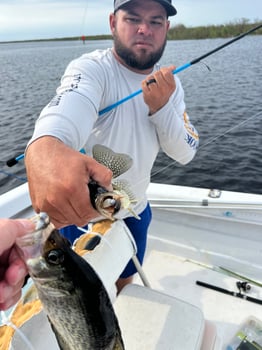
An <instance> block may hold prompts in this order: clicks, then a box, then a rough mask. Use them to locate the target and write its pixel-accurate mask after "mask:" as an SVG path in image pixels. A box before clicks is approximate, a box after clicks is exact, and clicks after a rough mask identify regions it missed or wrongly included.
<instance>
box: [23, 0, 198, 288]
mask: <svg viewBox="0 0 262 350" xmlns="http://www.w3.org/2000/svg"><path fill="white" fill-rule="evenodd" d="M175 14H176V9H175V8H174V7H173V5H172V3H171V0H144V1H140V0H130V1H124V0H115V2H114V13H113V14H111V15H110V28H111V32H112V35H113V39H114V46H113V48H112V49H108V50H105V51H95V52H93V53H90V54H86V55H83V56H82V57H80V58H79V59H77V60H74V61H72V62H71V63H70V64H69V66H68V67H67V69H66V72H65V74H64V76H63V78H62V81H61V85H60V87H59V88H58V89H57V95H56V96H55V98H54V99H53V100H52V101H51V102H50V104H49V105H47V106H46V107H45V108H44V110H43V111H42V113H41V115H40V117H39V119H38V121H37V123H36V128H35V132H34V135H33V138H32V140H31V142H30V143H29V147H28V149H27V152H26V167H27V173H28V181H29V188H30V193H31V198H32V203H33V206H34V208H35V210H36V211H45V212H47V213H48V215H49V216H50V217H51V220H52V221H53V223H54V224H55V225H56V226H57V227H63V226H66V225H71V224H75V225H78V226H83V225H85V224H86V223H87V222H89V221H90V220H91V219H93V218H95V217H96V216H98V213H97V212H96V211H95V210H94V209H93V208H92V206H91V204H90V198H89V192H88V186H87V184H88V182H89V181H90V179H91V178H92V179H93V180H95V181H97V182H98V183H99V184H100V185H101V186H103V187H105V188H106V189H110V186H111V176H112V173H111V171H110V170H108V169H106V168H105V167H104V166H102V165H101V164H98V163H97V162H96V161H95V160H94V159H92V158H91V157H90V156H86V155H83V154H81V153H79V152H78V150H79V149H81V148H82V147H83V146H85V147H86V149H87V152H88V154H89V155H90V154H91V150H92V147H93V145H95V144H103V145H105V146H107V147H109V148H111V149H112V150H113V151H114V152H120V153H126V154H128V155H129V156H131V158H132V159H133V166H132V167H131V169H130V170H128V171H127V172H126V173H125V174H123V175H122V177H123V178H125V179H126V180H128V181H129V183H130V184H131V185H132V191H133V193H134V195H135V197H136V198H137V199H138V203H137V204H136V205H135V206H134V211H135V212H137V213H138V214H139V215H140V217H141V220H140V221H139V220H137V219H136V218H127V219H125V222H126V224H127V226H128V227H129V229H130V230H131V232H132V234H133V235H134V238H135V240H136V243H137V246H138V258H139V260H140V261H141V262H142V260H143V256H144V252H145V247H146V235H147V229H148V225H149V223H150V220H151V211H150V207H149V205H148V204H147V200H146V196H145V192H146V189H147V186H148V184H149V182H150V172H151V169H152V166H153V163H154V161H155V159H156V156H157V154H158V152H159V149H160V148H162V150H163V151H164V152H165V153H166V154H167V155H169V156H170V157H172V158H173V159H175V160H176V161H178V162H180V163H182V164H186V163H188V162H189V161H191V159H192V158H193V157H194V155H195V152H196V147H197V143H198V135H197V132H196V131H195V129H194V127H193V126H192V125H191V124H190V122H189V118H188V116H187V114H186V112H185V104H184V100H183V98H184V93H183V89H182V86H181V83H180V81H179V79H178V78H177V77H176V76H175V77H174V75H173V73H172V72H173V70H174V69H175V66H171V67H163V68H161V69H159V65H158V61H159V60H160V58H161V56H162V54H163V51H164V48H165V45H166V36H167V32H168V29H169V25H170V23H169V21H168V17H169V16H173V15H175ZM141 85H142V90H143V94H142V95H139V96H136V97H135V98H133V99H131V100H130V101H128V102H126V103H123V104H121V105H120V106H118V107H116V108H114V109H113V110H111V111H109V112H107V113H104V114H102V115H100V116H99V111H101V110H103V109H104V108H105V107H108V106H110V105H112V104H113V103H115V102H117V101H119V100H121V99H122V98H124V97H126V96H128V95H129V94H130V93H132V92H134V91H137V90H138V89H140V88H141ZM134 273H135V268H134V266H132V264H129V265H128V267H127V270H125V271H124V273H123V274H122V275H121V278H120V279H119V281H118V288H119V290H120V289H121V288H122V286H123V285H125V284H126V283H129V282H130V281H131V280H132V275H133V274H134Z"/></svg>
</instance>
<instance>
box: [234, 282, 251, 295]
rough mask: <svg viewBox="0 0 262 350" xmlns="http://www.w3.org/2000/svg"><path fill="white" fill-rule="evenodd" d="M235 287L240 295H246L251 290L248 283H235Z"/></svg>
mask: <svg viewBox="0 0 262 350" xmlns="http://www.w3.org/2000/svg"><path fill="white" fill-rule="evenodd" d="M236 285H237V288H238V290H239V293H241V292H245V293H247V292H249V291H250V289H251V285H250V284H248V282H242V281H237V282H236Z"/></svg>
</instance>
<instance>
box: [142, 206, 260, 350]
mask: <svg viewBox="0 0 262 350" xmlns="http://www.w3.org/2000/svg"><path fill="white" fill-rule="evenodd" d="M159 215H160V216H159ZM153 217H154V219H153V223H152V225H151V231H150V236H149V240H148V247H147V254H146V257H145V261H144V264H143V270H144V271H145V274H146V276H147V278H148V280H149V282H150V284H151V287H152V288H153V289H156V290H158V291H161V292H163V293H166V294H168V295H171V296H174V297H176V298H178V299H181V300H183V301H186V302H188V303H190V304H192V305H195V306H197V307H198V308H200V309H201V310H202V312H203V314H204V317H205V319H206V320H209V321H211V322H212V323H214V324H215V326H216V329H217V336H218V338H219V339H221V342H220V343H221V344H220V346H218V347H217V348H216V349H225V345H226V344H228V342H230V340H231V339H232V338H233V337H234V335H235V334H236V332H237V331H238V329H239V328H240V326H241V324H242V323H243V322H244V321H245V320H246V319H247V318H248V317H250V316H255V317H256V318H258V319H259V320H262V305H259V304H257V303H254V302H250V301H247V300H243V299H241V298H238V297H234V296H232V295H226V294H224V293H221V292H217V291H215V290H211V289H208V288H206V287H202V286H199V285H197V284H196V281H202V282H205V283H208V284H211V285H215V286H218V287H220V288H224V289H226V290H230V291H234V292H236V293H238V292H239V290H238V288H237V285H236V283H237V282H238V281H243V280H241V279H240V278H233V277H231V276H229V275H228V274H226V273H222V272H220V271H216V268H217V267H218V266H222V267H225V268H228V269H231V270H232V271H235V272H238V273H240V272H239V271H241V273H242V274H243V275H244V276H249V277H250V278H251V277H253V278H254V279H255V277H256V278H258V276H262V274H261V272H262V271H261V266H260V265H259V264H257V262H258V261H259V259H260V261H261V244H260V245H259V244H258V242H255V241H254V237H253V239H252V240H249V239H248V238H247V237H248V234H247V235H246V237H245V236H244V234H243V232H242V231H241V232H239V239H237V240H236V236H235V235H233V234H232V232H230V225H229V232H228V235H227V236H223V235H222V236H221V232H219V225H218V223H216V224H215V223H214V221H213V222H209V225H210V231H209V232H208V230H203V223H201V225H200V227H201V228H202V230H200V229H199V231H196V230H194V231H191V230H190V225H191V224H190V222H191V221H192V220H194V218H191V220H188V218H187V220H188V223H187V224H186V223H185V217H183V214H181V213H178V214H177V213H174V212H173V213H171V212H170V211H166V213H163V210H161V214H160V213H159V212H158V210H154V216H153ZM160 218H161V219H160ZM165 218H166V220H165ZM163 220H164V221H163ZM174 220H175V221H176V220H177V224H176V225H174ZM197 220H199V218H197ZM181 222H183V225H182V224H181ZM180 224H181V226H180ZM229 224H230V223H229ZM223 225H225V223H224V224H223ZM197 226H198V223H197V222H196V221H195V222H194V227H195V228H196V227H197ZM242 228H243V227H242ZM174 230H175V232H174ZM181 230H182V231H181ZM253 232H254V231H253ZM241 234H242V237H241ZM248 250H249V251H250V253H247V251H248ZM241 256H243V257H245V258H244V259H243V260H241ZM202 264H203V265H202ZM206 264H207V265H209V266H210V267H212V268H207V267H205V265H206ZM242 271H243V272H242ZM259 272H260V274H259V275H258V273H259ZM135 282H136V283H139V284H140V283H141V282H140V280H139V278H137V279H136V281H135ZM246 295H248V296H251V297H253V298H257V299H260V300H262V288H261V287H259V286H256V285H253V284H251V289H250V291H248V292H247V293H246ZM174 327H175V325H174Z"/></svg>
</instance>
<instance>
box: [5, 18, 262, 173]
mask: <svg viewBox="0 0 262 350" xmlns="http://www.w3.org/2000/svg"><path fill="white" fill-rule="evenodd" d="M259 28H262V24H260V25H258V26H256V27H254V28H252V29H250V30H248V31H247V32H245V33H242V34H240V35H238V36H236V37H234V38H233V39H231V40H229V41H227V42H226V43H224V44H222V45H220V46H218V47H216V48H215V49H213V50H211V51H209V52H206V53H205V54H203V55H201V56H199V57H197V58H195V59H193V60H192V61H190V62H188V63H185V64H184V65H182V66H180V67H178V68H176V69H175V70H174V71H173V72H172V73H173V74H174V75H175V74H177V73H179V72H182V71H183V70H185V69H187V68H189V67H191V66H192V65H194V64H196V63H198V62H201V61H202V60H203V59H204V58H206V57H208V56H210V55H213V54H214V53H215V52H217V51H219V50H222V49H223V48H225V47H226V46H228V45H231V44H232V43H234V42H235V41H237V40H240V39H242V38H243V37H245V36H246V35H248V34H250V33H252V32H254V31H256V30H258V29H259ZM207 68H209V67H208V66H207ZM142 92H143V90H142V89H139V90H137V91H135V92H133V93H132V94H130V95H129V96H126V97H125V98H123V99H121V100H119V101H117V102H115V103H113V104H111V105H110V106H108V107H106V108H104V109H102V110H101V111H99V112H98V115H99V116H101V115H103V114H105V113H107V112H109V111H111V110H112V109H114V108H116V107H118V106H120V105H121V104H123V103H124V102H126V101H128V100H130V99H132V98H134V97H135V96H137V95H139V94H141V93H142ZM23 158H24V154H21V155H20V156H18V157H14V158H11V159H9V160H8V161H7V162H6V164H7V165H8V166H9V167H11V166H13V165H15V164H17V163H18V162H19V160H21V159H23Z"/></svg>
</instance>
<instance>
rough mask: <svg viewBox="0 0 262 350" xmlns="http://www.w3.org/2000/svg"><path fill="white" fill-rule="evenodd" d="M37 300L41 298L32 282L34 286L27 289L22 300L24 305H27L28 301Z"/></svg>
mask: <svg viewBox="0 0 262 350" xmlns="http://www.w3.org/2000/svg"><path fill="white" fill-rule="evenodd" d="M36 300H39V296H38V293H37V289H36V286H35V284H32V286H31V287H30V288H29V289H28V290H27V292H26V293H25V295H24V296H23V297H22V298H21V301H22V303H23V305H25V304H27V303H30V302H31V301H36Z"/></svg>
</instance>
